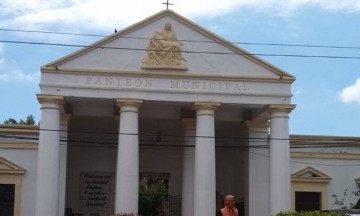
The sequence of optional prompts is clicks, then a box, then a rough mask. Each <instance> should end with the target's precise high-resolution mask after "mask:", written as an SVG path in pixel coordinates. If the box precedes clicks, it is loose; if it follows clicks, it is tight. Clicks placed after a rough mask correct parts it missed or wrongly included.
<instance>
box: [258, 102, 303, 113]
mask: <svg viewBox="0 0 360 216" xmlns="http://www.w3.org/2000/svg"><path fill="white" fill-rule="evenodd" d="M295 107H296V105H295V104H271V105H268V106H267V107H266V108H265V109H266V111H267V112H268V113H274V112H286V113H290V112H291V111H292V110H293V109H294V108H295Z"/></svg>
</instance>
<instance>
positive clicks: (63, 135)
mask: <svg viewBox="0 0 360 216" xmlns="http://www.w3.org/2000/svg"><path fill="white" fill-rule="evenodd" d="M70 118H71V115H70V114H65V113H63V114H61V116H60V130H61V132H60V183H59V184H60V185H59V186H60V188H59V215H60V216H62V215H65V195H66V193H65V192H66V165H67V147H68V123H69V120H70Z"/></svg>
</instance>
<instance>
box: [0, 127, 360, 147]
mask: <svg viewBox="0 0 360 216" xmlns="http://www.w3.org/2000/svg"><path fill="white" fill-rule="evenodd" d="M39 130H44V131H53V132H56V131H58V132H59V131H60V130H47V129H39ZM61 131H62V130H61ZM62 132H64V131H62ZM67 132H69V133H71V132H72V133H75V134H76V133H82V134H84V135H85V134H88V135H86V136H74V137H72V138H70V139H69V138H68V137H65V139H64V137H63V138H62V139H61V141H62V142H74V143H94V144H117V142H118V139H117V138H109V137H89V135H90V134H92V135H97V136H98V135H110V134H112V135H120V134H122V135H136V136H139V137H140V138H141V139H140V141H142V142H156V143H159V142H157V141H155V139H154V138H156V137H157V136H158V134H141V133H139V134H134V133H103V132H101V133H99V132H84V131H83V132H78V131H75V132H74V131H67ZM149 137H150V138H153V139H149ZM161 137H162V139H163V140H162V143H172V144H176V143H184V141H183V140H182V139H183V138H186V137H190V138H197V137H198V138H215V139H216V142H217V143H239V142H240V143H241V142H243V143H247V142H249V141H251V142H256V143H261V142H264V143H268V142H269V141H270V140H278V141H290V142H297V143H301V142H303V144H300V145H296V144H293V145H292V146H291V148H294V149H301V148H334V147H360V140H352V139H327V140H324V139H314V138H311V139H310V138H307V139H304V138H302V139H294V138H289V139H284V138H281V139H280V138H270V137H266V138H252V137H224V136H185V135H171V134H162V135H161ZM0 138H4V139H18V140H31V141H38V137H36V136H33V137H29V136H19V135H0ZM308 142H311V143H312V144H306V143H308ZM315 142H316V144H317V145H314V143H315ZM181 146H183V145H181ZM223 147H224V146H223ZM225 147H235V148H238V147H239V145H227V146H225ZM242 147H244V146H242ZM253 147H254V148H268V147H269V145H268V144H265V145H257V146H253Z"/></svg>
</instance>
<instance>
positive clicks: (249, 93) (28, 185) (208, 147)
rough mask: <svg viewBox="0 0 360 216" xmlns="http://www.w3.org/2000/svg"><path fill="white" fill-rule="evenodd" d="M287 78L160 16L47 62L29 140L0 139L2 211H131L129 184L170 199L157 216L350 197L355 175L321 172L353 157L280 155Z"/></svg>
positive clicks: (134, 192)
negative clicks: (6, 206) (223, 203)
mask: <svg viewBox="0 0 360 216" xmlns="http://www.w3.org/2000/svg"><path fill="white" fill-rule="evenodd" d="M294 80H295V78H294V77H293V76H292V75H290V74H288V73H286V72H285V71H282V70H281V69H279V68H276V67H275V66H273V65H270V64H268V63H266V62H264V61H263V60H261V59H259V58H257V57H255V56H253V55H251V54H250V53H248V52H246V51H244V50H242V49H240V48H239V47H237V46H234V45H233V44H231V43H230V42H228V41H226V40H224V39H222V38H220V37H218V36H217V35H214V34H213V33H211V32H209V31H207V30H206V29H204V28H202V27H200V26H198V25H197V24H195V23H193V22H191V21H189V20H187V19H186V18H184V17H182V16H180V15H178V14H176V13H174V12H172V11H170V10H166V11H162V12H160V13H158V14H155V15H154V16H152V17H149V18H148V19H146V20H143V21H141V22H139V23H136V24H134V25H132V26H130V27H128V28H125V29H124V30H122V31H119V32H117V33H115V34H113V35H111V36H110V37H108V38H105V39H103V40H101V41H99V42H97V43H95V44H92V45H90V46H89V47H87V48H84V49H82V50H79V51H78V52H76V53H73V54H70V55H68V56H65V57H64V58H62V59H59V60H57V61H55V62H52V63H50V64H48V65H45V66H43V67H42V68H41V82H40V88H41V92H40V93H39V94H38V95H37V98H38V101H39V103H40V104H41V122H40V127H39V128H38V131H36V130H37V129H36V128H35V129H34V128H13V129H11V130H10V131H11V132H12V133H20V132H21V133H23V132H24V131H27V133H26V136H28V137H37V136H38V142H36V141H27V142H25V143H24V142H18V141H16V139H15V138H14V139H12V140H11V141H8V139H6V140H5V138H7V137H5V138H4V139H3V140H5V141H1V140H0V144H1V145H2V146H0V159H1V161H0V162H2V164H4V165H3V166H4V167H5V168H6V170H12V171H14V170H16V173H15V174H14V173H13V174H11V173H10V174H11V176H12V177H11V179H18V180H14V181H20V182H22V183H17V185H15V191H16V192H18V191H19V190H20V192H21V193H20V192H19V194H18V195H17V196H16V195H15V199H17V200H16V202H14V203H18V204H17V206H16V207H14V209H15V213H14V215H27V216H32V215H36V216H48V215H55V216H57V215H61V216H62V215H83V216H95V215H97V216H105V215H107V216H108V215H113V214H116V213H138V211H139V209H138V208H139V206H138V203H139V179H141V178H143V177H151V176H152V177H154V176H155V177H156V176H157V177H159V176H160V177H161V178H164V179H166V182H167V187H168V188H167V190H168V195H170V196H173V197H177V200H178V202H177V203H172V202H171V200H169V199H168V200H167V206H166V208H165V209H166V210H167V212H166V215H183V216H203V215H216V211H217V209H218V206H217V200H216V194H217V193H218V194H221V195H226V194H233V195H235V197H236V199H237V202H238V204H239V206H240V207H241V208H242V209H241V212H242V215H246V216H249V215H250V216H252V215H257V216H267V215H272V214H275V213H277V212H279V211H288V210H295V209H296V205H297V204H296V200H295V199H296V196H297V195H298V196H299V197H298V199H301V197H302V198H303V197H305V198H308V197H309V196H308V195H310V197H313V196H314V197H315V198H316V197H317V200H318V201H319V200H321V201H319V208H320V209H327V208H330V207H334V205H333V203H332V201H333V200H331V198H329V197H331V194H332V193H337V194H339V193H342V191H339V190H342V189H336V185H339V184H349V187H350V190H356V181H357V180H358V177H359V176H360V173H359V171H356V170H354V169H352V168H353V167H352V166H349V167H350V168H349V169H348V172H349V173H348V174H347V175H344V176H343V177H342V178H335V179H336V180H335V182H334V180H333V177H332V176H336V175H337V174H336V172H337V171H336V170H338V169H335V168H334V167H332V168H328V167H326V164H327V163H328V160H331V161H334V160H335V159H336V158H337V160H338V161H341V162H339V163H340V164H343V165H347V164H349V163H350V164H351V163H354V161H355V162H359V159H360V151H359V150H355V151H354V149H353V148H352V149H351V150H350V149H349V152H351V153H347V152H343V154H340V155H339V154H338V153H339V151H341V150H338V149H336V148H332V149H331V150H321V151H318V150H316V151H314V149H313V148H312V146H311V145H315V144H314V143H310V144H309V140H308V137H302V136H296V138H297V139H296V140H297V141H296V142H294V143H292V146H293V145H294V146H302V148H301V150H300V151H299V150H297V149H294V150H290V136H289V114H290V112H291V111H292V110H293V109H294V108H295V105H294V104H292V103H291V97H292V94H291V84H292V83H293V82H294ZM4 128H6V127H4ZM34 130H35V132H34ZM3 131H4V133H9V131H7V130H5V129H4V130H3ZM19 131H20V132H19ZM322 138H323V140H324V141H326V139H325V138H324V137H322ZM340 141H341V139H339V142H340ZM14 142H15V143H16V145H15V144H14ZM6 143H8V144H7V146H8V147H6V145H5V144H6ZM11 143H12V144H11ZM309 145H310V146H309ZM9 146H10V147H9ZM11 146H12V147H11ZM3 149H7V150H4V151H3ZM342 149H343V148H342ZM22 155H23V156H22ZM334 155H337V156H334ZM292 160H296V162H294V163H293V162H292ZM309 160H311V161H313V162H314V161H315V162H316V161H317V160H321V161H320V162H319V163H313V165H311V163H310V164H309V163H307V162H308V161H309ZM314 164H318V165H317V166H315V165H314ZM321 164H323V165H321ZM14 172H15V171H14ZM350 173H352V174H350ZM1 179H3V178H1ZM1 181H2V180H0V183H1ZM11 181H12V180H11ZM308 192H312V193H313V194H308ZM303 193H305V194H303ZM306 193H307V194H306ZM15 194H16V193H15ZM299 205H300V204H299ZM304 205H305V204H304Z"/></svg>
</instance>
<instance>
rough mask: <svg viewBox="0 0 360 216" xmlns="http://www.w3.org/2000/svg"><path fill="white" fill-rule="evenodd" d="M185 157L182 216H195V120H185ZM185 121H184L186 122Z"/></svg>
mask: <svg viewBox="0 0 360 216" xmlns="http://www.w3.org/2000/svg"><path fill="white" fill-rule="evenodd" d="M184 120H186V121H187V122H184V130H185V131H184V136H185V141H184V145H185V147H184V155H183V174H182V175H183V178H182V179H183V182H182V215H183V216H194V153H195V151H194V144H195V135H196V134H195V119H184ZM184 120H183V121H184Z"/></svg>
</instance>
